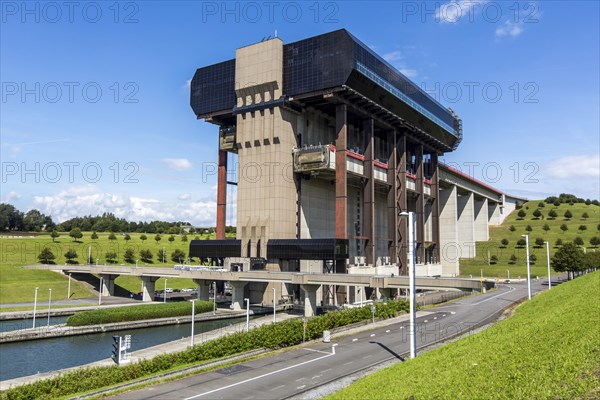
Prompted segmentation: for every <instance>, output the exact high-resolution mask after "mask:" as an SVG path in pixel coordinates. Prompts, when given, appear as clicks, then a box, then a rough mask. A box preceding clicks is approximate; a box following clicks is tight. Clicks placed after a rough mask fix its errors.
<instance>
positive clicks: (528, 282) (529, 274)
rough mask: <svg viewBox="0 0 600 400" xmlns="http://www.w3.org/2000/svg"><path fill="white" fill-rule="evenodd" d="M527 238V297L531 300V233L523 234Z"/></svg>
mask: <svg viewBox="0 0 600 400" xmlns="http://www.w3.org/2000/svg"><path fill="white" fill-rule="evenodd" d="M521 237H524V238H525V247H526V248H527V253H526V256H527V298H528V299H529V300H531V265H530V262H529V235H521Z"/></svg>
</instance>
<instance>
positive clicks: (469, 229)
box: [456, 192, 475, 258]
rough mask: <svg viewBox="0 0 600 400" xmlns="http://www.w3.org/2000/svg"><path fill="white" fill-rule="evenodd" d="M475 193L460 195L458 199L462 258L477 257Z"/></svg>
mask: <svg viewBox="0 0 600 400" xmlns="http://www.w3.org/2000/svg"><path fill="white" fill-rule="evenodd" d="M474 203H475V201H474V196H473V192H468V193H466V194H463V195H459V196H458V197H457V199H456V204H457V209H458V242H459V244H460V251H461V255H460V256H461V257H464V258H474V257H475V205H474Z"/></svg>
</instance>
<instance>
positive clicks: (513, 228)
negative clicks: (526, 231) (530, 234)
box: [508, 225, 517, 232]
mask: <svg viewBox="0 0 600 400" xmlns="http://www.w3.org/2000/svg"><path fill="white" fill-rule="evenodd" d="M508 230H509V231H511V232H514V231H516V230H517V228H515V226H514V225H511V226H509V227H508Z"/></svg>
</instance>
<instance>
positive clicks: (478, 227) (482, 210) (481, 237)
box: [473, 197, 489, 242]
mask: <svg viewBox="0 0 600 400" xmlns="http://www.w3.org/2000/svg"><path fill="white" fill-rule="evenodd" d="M473 206H474V211H475V220H474V228H475V241H477V242H483V241H486V240H488V239H489V229H488V200H487V199H486V198H477V197H476V198H475V200H474V203H473Z"/></svg>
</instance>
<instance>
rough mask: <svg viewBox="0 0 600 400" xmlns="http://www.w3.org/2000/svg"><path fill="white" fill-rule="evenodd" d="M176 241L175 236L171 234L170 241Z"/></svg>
mask: <svg viewBox="0 0 600 400" xmlns="http://www.w3.org/2000/svg"><path fill="white" fill-rule="evenodd" d="M174 241H175V236H173V235H171V236H169V242H171V243H173V242H174Z"/></svg>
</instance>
